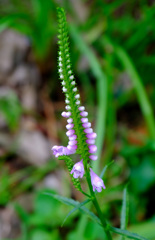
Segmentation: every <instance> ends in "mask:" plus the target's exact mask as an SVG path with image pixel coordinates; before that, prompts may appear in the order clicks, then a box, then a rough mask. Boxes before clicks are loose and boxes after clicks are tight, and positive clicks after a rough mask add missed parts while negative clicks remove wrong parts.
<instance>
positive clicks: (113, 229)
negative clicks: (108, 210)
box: [109, 226, 148, 240]
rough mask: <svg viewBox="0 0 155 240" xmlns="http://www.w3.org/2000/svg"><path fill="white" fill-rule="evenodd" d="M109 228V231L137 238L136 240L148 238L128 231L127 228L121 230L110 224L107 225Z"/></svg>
mask: <svg viewBox="0 0 155 240" xmlns="http://www.w3.org/2000/svg"><path fill="white" fill-rule="evenodd" d="M109 230H110V231H111V232H114V233H117V234H120V235H122V236H125V237H127V238H131V239H137V240H148V239H147V238H145V237H142V236H139V235H138V234H137V233H132V232H129V231H128V230H122V229H120V228H115V227H111V226H109Z"/></svg>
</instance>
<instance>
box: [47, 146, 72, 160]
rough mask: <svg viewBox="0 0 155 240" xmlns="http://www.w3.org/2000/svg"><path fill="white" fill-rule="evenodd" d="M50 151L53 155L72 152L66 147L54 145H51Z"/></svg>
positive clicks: (57, 155)
mask: <svg viewBox="0 0 155 240" xmlns="http://www.w3.org/2000/svg"><path fill="white" fill-rule="evenodd" d="M52 151H53V154H54V155H55V157H59V156H62V155H69V154H72V152H71V151H70V150H69V149H68V148H67V147H63V146H54V147H52Z"/></svg>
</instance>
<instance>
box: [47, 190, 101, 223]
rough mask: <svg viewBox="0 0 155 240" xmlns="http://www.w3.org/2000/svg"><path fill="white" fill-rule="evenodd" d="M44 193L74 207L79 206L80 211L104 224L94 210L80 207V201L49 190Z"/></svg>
mask: <svg viewBox="0 0 155 240" xmlns="http://www.w3.org/2000/svg"><path fill="white" fill-rule="evenodd" d="M44 194H47V195H49V196H51V197H53V198H55V199H57V200H58V201H60V202H62V203H65V204H66V205H69V206H73V207H77V206H78V208H79V210H80V212H82V213H85V214H87V215H88V216H89V217H90V218H91V219H92V220H94V221H95V222H97V223H98V224H100V225H102V224H101V221H100V219H99V218H98V217H97V216H96V215H95V214H94V213H93V212H91V211H90V210H88V209H87V208H85V207H83V206H81V207H79V204H80V203H79V202H78V201H75V200H73V199H71V198H66V197H62V196H60V195H57V194H52V193H47V192H45V193H44Z"/></svg>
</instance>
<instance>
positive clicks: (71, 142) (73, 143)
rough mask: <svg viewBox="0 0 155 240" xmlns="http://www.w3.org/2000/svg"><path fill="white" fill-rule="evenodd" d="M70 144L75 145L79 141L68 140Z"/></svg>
mask: <svg viewBox="0 0 155 240" xmlns="http://www.w3.org/2000/svg"><path fill="white" fill-rule="evenodd" d="M68 144H69V145H70V146H73V145H76V144H77V141H76V140H71V141H69V142H68Z"/></svg>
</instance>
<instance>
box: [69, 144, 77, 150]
mask: <svg viewBox="0 0 155 240" xmlns="http://www.w3.org/2000/svg"><path fill="white" fill-rule="evenodd" d="M67 148H68V149H69V150H70V151H72V150H76V149H77V145H73V146H71V145H68V146H67Z"/></svg>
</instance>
